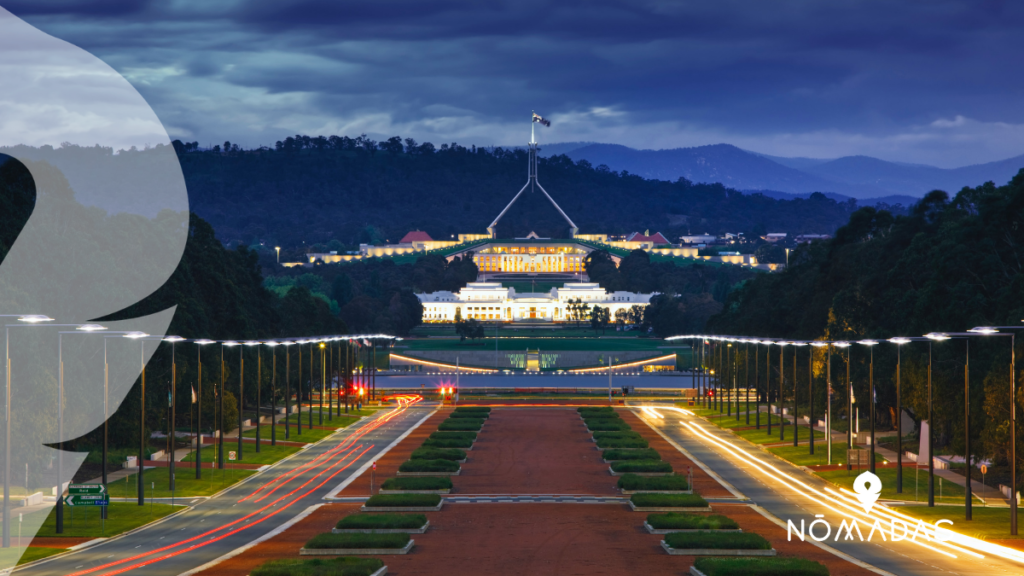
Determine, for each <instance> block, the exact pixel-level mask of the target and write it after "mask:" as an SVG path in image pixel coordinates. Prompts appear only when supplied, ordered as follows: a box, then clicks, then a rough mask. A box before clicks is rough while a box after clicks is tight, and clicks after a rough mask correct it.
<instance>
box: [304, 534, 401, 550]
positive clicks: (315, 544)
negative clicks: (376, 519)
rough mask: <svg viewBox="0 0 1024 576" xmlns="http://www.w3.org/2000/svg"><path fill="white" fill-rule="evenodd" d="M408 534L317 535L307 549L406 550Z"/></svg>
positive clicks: (308, 543)
mask: <svg viewBox="0 0 1024 576" xmlns="http://www.w3.org/2000/svg"><path fill="white" fill-rule="evenodd" d="M408 543H409V535H408V534H376V533H370V534H360V533H355V534H333V533H330V532H328V533H327V534H317V535H316V536H313V538H311V539H310V541H309V542H306V548H312V549H317V548H320V549H323V548H405V545H406V544H408Z"/></svg>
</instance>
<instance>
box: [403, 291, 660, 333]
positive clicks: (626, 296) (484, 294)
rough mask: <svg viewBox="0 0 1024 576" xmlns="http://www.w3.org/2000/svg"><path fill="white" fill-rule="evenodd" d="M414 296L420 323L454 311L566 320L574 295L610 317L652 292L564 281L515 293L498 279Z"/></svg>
mask: <svg viewBox="0 0 1024 576" xmlns="http://www.w3.org/2000/svg"><path fill="white" fill-rule="evenodd" d="M416 296H417V297H418V298H419V299H420V302H422V303H423V322H424V323H437V322H454V321H455V316H456V314H458V315H459V316H461V318H462V319H463V320H469V319H470V318H473V319H476V320H482V321H488V320H490V321H500V322H519V321H533V322H568V321H571V320H572V318H571V316H570V314H569V312H568V310H567V307H568V306H569V302H570V301H573V300H575V299H577V298H579V299H580V300H581V301H582V302H584V303H585V304H587V305H589V306H590V307H591V308H593V307H594V306H595V305H597V306H601V307H603V308H608V311H609V313H610V315H611V318H612V319H613V320H614V318H615V313H616V312H617V311H618V310H620V309H622V310H627V311H628V310H629V309H630V308H632V307H633V306H637V305H638V306H647V305H648V304H649V303H650V301H651V296H653V294H636V293H633V292H608V291H607V290H605V289H604V288H601V287H600V286H599V285H598V284H597V283H596V282H567V283H565V284H564V285H563V286H562V287H561V288H552V289H551V291H550V292H525V293H522V294H517V293H516V290H515V288H505V287H504V286H502V285H501V283H500V282H470V283H469V284H467V285H466V287H465V288H463V289H462V290H460V291H458V292H431V293H429V294H417V295H416Z"/></svg>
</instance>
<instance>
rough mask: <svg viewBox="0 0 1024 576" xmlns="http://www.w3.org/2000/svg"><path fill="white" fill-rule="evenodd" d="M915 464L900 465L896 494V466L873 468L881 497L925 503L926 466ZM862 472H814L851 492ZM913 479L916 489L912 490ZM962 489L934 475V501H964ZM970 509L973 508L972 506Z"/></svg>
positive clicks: (959, 502)
mask: <svg viewBox="0 0 1024 576" xmlns="http://www.w3.org/2000/svg"><path fill="white" fill-rule="evenodd" d="M914 468H915V466H904V467H903V493H902V494H897V493H896V469H895V468H875V474H876V475H878V477H879V478H881V479H882V494H881V496H880V498H881V499H883V500H908V501H911V502H913V501H915V500H916V501H918V502H927V501H928V469H927V468H922V469H920V470H919V471H917V470H914ZM861 472H863V470H857V469H853V470H850V471H847V470H829V471H827V472H815V474H817V475H818V476H821V477H822V478H824V479H826V480H828V481H829V482H832V483H833V484H835V485H837V486H842V487H843V488H846V489H847V490H850V491H853V481H854V480H856V479H857V476H858V475H859V474H860V473H861ZM915 481H916V490H915ZM964 494H965V489H964V487H963V486H960V485H959V484H954V483H953V482H948V481H946V480H945V479H943V478H942V477H940V476H936V477H935V501H936V502H942V503H949V504H963V502H964ZM980 502H981V501H980V500H976V501H975V504H980ZM972 508H974V507H973V506H972ZM1007 522H1009V516H1007Z"/></svg>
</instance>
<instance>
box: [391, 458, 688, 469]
mask: <svg viewBox="0 0 1024 576" xmlns="http://www.w3.org/2000/svg"><path fill="white" fill-rule="evenodd" d="M403 466H404V464H403ZM612 471H613V472H671V471H672V465H671V464H669V463H668V462H664V461H662V460H635V461H632V460H631V461H627V460H621V461H619V462H613V463H612Z"/></svg>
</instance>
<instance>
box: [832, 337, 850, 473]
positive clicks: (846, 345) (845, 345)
mask: <svg viewBox="0 0 1024 576" xmlns="http://www.w3.org/2000/svg"><path fill="white" fill-rule="evenodd" d="M833 346H835V347H836V348H840V349H846V359H845V360H846V469H847V470H852V469H853V467H852V466H851V465H850V451H851V450H853V387H852V386H851V385H850V343H849V342H835V343H833ZM839 357H840V358H842V357H843V353H842V351H840V353H839ZM831 424H832V422H831V420H830V421H829V425H830V426H829V428H830V430H829V435H831V432H832V431H831Z"/></svg>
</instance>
